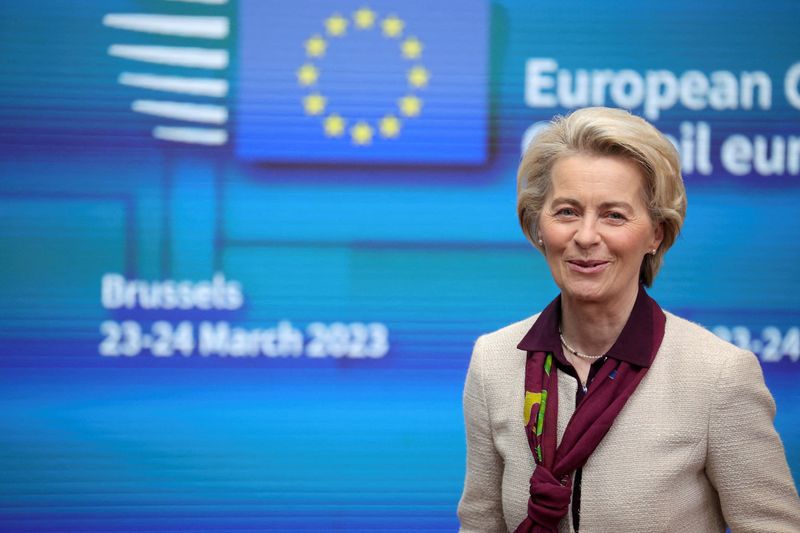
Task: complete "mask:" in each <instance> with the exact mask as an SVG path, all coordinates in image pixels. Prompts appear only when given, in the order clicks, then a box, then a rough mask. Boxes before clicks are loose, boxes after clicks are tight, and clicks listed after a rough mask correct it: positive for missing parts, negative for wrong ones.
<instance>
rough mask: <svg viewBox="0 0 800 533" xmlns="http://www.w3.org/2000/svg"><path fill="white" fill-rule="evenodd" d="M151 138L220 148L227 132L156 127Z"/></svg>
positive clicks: (213, 129) (224, 141) (207, 129)
mask: <svg viewBox="0 0 800 533" xmlns="http://www.w3.org/2000/svg"><path fill="white" fill-rule="evenodd" d="M153 137H155V138H156V139H161V140H163V141H173V142H182V143H189V144H205V145H208V146H222V145H223V144H225V143H226V142H228V132H227V131H225V130H220V129H215V128H179V127H173V126H156V127H155V128H154V129H153Z"/></svg>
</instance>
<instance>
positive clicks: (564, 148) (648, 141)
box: [517, 107, 686, 287]
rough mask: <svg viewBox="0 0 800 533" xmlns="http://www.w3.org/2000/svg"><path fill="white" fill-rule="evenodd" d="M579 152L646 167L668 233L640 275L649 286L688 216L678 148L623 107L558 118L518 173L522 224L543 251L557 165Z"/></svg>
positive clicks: (654, 214) (655, 212)
mask: <svg viewBox="0 0 800 533" xmlns="http://www.w3.org/2000/svg"><path fill="white" fill-rule="evenodd" d="M579 154H586V155H593V156H610V157H622V158H624V159H627V160H630V161H633V162H634V163H636V164H637V165H638V167H639V168H640V170H641V172H642V175H643V176H644V180H645V184H644V194H645V203H646V205H647V207H648V211H649V214H650V219H651V220H652V221H653V223H654V224H655V225H656V226H658V225H659V224H660V225H662V227H663V231H664V238H663V240H662V241H661V245H660V246H659V247H658V249H657V250H656V253H655V255H650V254H647V255H646V256H645V257H644V260H643V261H642V267H641V271H640V278H641V281H642V283H644V284H645V285H646V286H648V287H649V286H650V285H651V284H652V283H653V280H654V279H655V277H656V274H657V273H658V270H659V269H660V268H661V264H662V262H663V260H664V254H665V253H666V251H667V250H669V248H670V247H671V246H672V244H673V243H674V242H675V239H676V238H677V237H678V234H679V233H680V231H681V226H683V220H684V218H685V217H686V190H685V189H684V186H683V178H682V177H681V170H680V157H679V156H678V151H677V150H676V149H675V147H674V146H673V145H672V143H671V142H669V140H668V139H667V138H666V137H664V135H663V134H661V133H660V132H659V131H658V130H657V129H656V128H655V127H653V125H651V124H650V123H649V122H647V121H646V120H644V119H642V118H640V117H637V116H634V115H631V114H630V113H628V112H627V111H623V110H621V109H610V108H607V107H588V108H585V109H579V110H577V111H574V112H573V113H570V114H569V115H567V116H557V117H555V118H554V119H553V121H552V122H551V123H550V124H549V125H548V126H547V127H546V128H544V130H543V131H540V132H539V133H538V134H537V135H536V136H535V137H534V138H533V140H532V141H531V143H530V145H529V146H528V148H527V149H526V150H525V154H524V155H523V157H522V161H521V163H520V165H519V170H518V172H517V214H518V215H519V222H520V225H521V226H522V231H523V232H524V233H525V236H526V237H527V238H528V240H529V241H530V242H531V243H532V244H533V245H534V246H535V247H536V248H537V249H539V250H540V251H542V252H543V249H542V247H541V246H540V245H539V242H538V240H539V237H538V235H539V228H538V226H539V216H540V215H541V212H542V207H543V206H544V201H545V197H546V196H547V193H548V192H549V190H550V185H551V171H552V169H553V165H554V164H555V163H556V161H558V160H559V159H563V158H565V157H569V156H573V155H579Z"/></svg>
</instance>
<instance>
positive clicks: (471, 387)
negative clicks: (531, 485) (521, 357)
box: [458, 338, 506, 533]
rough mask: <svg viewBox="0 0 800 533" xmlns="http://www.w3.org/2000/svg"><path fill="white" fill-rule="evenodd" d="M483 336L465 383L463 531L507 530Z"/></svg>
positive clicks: (460, 509)
mask: <svg viewBox="0 0 800 533" xmlns="http://www.w3.org/2000/svg"><path fill="white" fill-rule="evenodd" d="M481 342H482V338H479V339H478V341H477V342H476V343H475V348H474V349H473V351H472V360H471V361H470V364H469V370H468V371H467V381H466V384H465V385H464V426H465V429H466V432H467V475H466V480H465V482H464V492H463V494H462V496H461V501H460V502H459V504H458V518H459V520H460V521H461V530H460V531H462V532H481V533H491V532H495V531H506V525H505V521H504V519H503V503H502V491H501V484H502V477H503V460H502V458H501V457H500V456H499V455H498V453H497V450H496V449H495V446H494V441H493V438H492V427H491V420H490V417H489V409H488V406H487V404H486V394H485V391H484V388H483V387H484V381H483V367H482V365H483V362H482V350H481Z"/></svg>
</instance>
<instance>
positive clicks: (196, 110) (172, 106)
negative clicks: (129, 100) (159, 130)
mask: <svg viewBox="0 0 800 533" xmlns="http://www.w3.org/2000/svg"><path fill="white" fill-rule="evenodd" d="M131 109H133V110H134V111H135V112H137V113H144V114H147V115H154V116H157V117H164V118H172V119H176V120H186V121H188V122H203V123H205V124H225V123H226V122H227V121H228V109H227V108H226V107H223V106H221V105H213V104H192V103H187V102H168V101H160V100H134V101H133V104H132V105H131Z"/></svg>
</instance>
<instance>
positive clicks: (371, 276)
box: [0, 0, 800, 531]
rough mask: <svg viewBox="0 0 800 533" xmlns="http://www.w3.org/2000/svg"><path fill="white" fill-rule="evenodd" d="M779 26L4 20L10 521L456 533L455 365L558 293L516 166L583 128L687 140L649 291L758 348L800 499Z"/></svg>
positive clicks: (715, 9) (383, 7) (94, 526)
mask: <svg viewBox="0 0 800 533" xmlns="http://www.w3.org/2000/svg"><path fill="white" fill-rule="evenodd" d="M798 19H800V5H799V4H797V3H796V2H789V1H786V2H782V1H773V2H767V3H762V4H761V5H755V4H753V3H752V2H738V1H734V2H706V3H703V4H702V5H698V4H697V3H696V2H687V1H675V2H670V3H668V4H663V5H643V4H642V3H640V2H617V3H615V4H614V6H613V7H611V6H609V5H607V4H603V5H600V4H597V3H593V2H578V1H567V2H534V3H531V2H529V1H516V0H504V1H494V2H485V1H480V0H469V1H464V0H462V1H459V2H450V1H442V2H418V1H416V0H414V1H407V2H401V3H396V2H388V1H383V0H375V1H366V2H361V1H359V2H354V1H350V0H343V1H340V2H339V1H312V0H298V1H295V2H277V1H250V0H239V1H238V2H237V1H225V0H219V1H213V2H209V1H204V2H200V1H197V2H187V1H184V2H166V1H157V0H139V1H134V0H109V1H106V2H81V3H75V2H64V1H61V0H43V1H41V2H37V3H36V4H35V5H34V4H33V3H24V2H23V3H20V2H5V3H3V4H2V5H0V26H1V27H2V31H0V53H1V54H2V57H3V58H4V61H3V62H2V65H0V81H2V83H0V143H2V144H1V145H0V243H1V244H2V247H1V249H2V250H3V260H2V261H0V407H1V408H0V467H2V471H3V475H2V476H0V529H7V530H24V531H143V530H158V531H170V530H197V531H200V530H203V531H222V530H235V529H243V530H244V529H251V530H286V531H289V530H291V531H298V530H303V529H304V528H306V529H307V527H306V525H307V524H309V523H317V524H319V523H322V524H325V527H324V528H322V529H325V530H402V531H410V530H415V531H422V530H430V531H434V530H437V531H438V530H451V531H452V530H454V529H455V528H456V527H457V520H456V516H455V509H456V504H457V501H458V498H459V496H460V492H461V487H462V483H463V477H464V466H465V465H464V453H465V445H464V434H463V422H462V415H461V390H462V386H463V380H464V376H465V373H466V368H467V363H468V360H469V356H470V353H471V349H472V343H473V342H474V339H475V338H476V337H477V336H478V335H480V334H481V333H484V332H487V331H490V330H494V329H496V328H498V327H501V326H503V325H506V324H508V323H510V322H512V321H516V320H519V319H521V318H524V317H526V316H529V315H531V314H533V313H536V312H538V311H539V310H541V309H542V308H543V307H544V306H545V305H546V304H547V302H549V301H550V300H551V299H552V298H553V297H554V296H555V295H556V294H557V288H556V287H555V285H554V284H553V282H552V280H551V277H550V274H549V272H548V269H547V266H546V264H545V262H544V260H543V259H542V258H541V257H540V256H539V254H538V253H537V252H536V251H535V250H533V249H532V247H531V246H530V245H528V244H527V243H526V242H525V240H524V237H523V236H522V233H521V231H520V230H519V228H518V226H517V221H516V212H515V174H516V167H517V164H518V162H519V158H520V154H521V150H522V149H523V146H524V145H525V143H526V142H527V141H528V140H529V139H530V138H531V136H532V135H534V134H535V132H536V130H537V128H538V127H540V124H541V123H542V121H546V120H549V119H550V118H551V117H552V116H553V115H555V114H557V113H565V112H568V111H569V110H571V109H573V108H575V107H580V106H585V105H610V106H617V107H624V108H628V109H631V110H632V111H633V112H634V113H636V114H639V115H641V116H644V117H646V118H648V119H649V120H651V121H652V122H653V123H655V124H656V126H657V127H659V128H660V129H661V130H662V131H664V132H665V133H667V134H668V135H670V136H671V137H672V139H673V140H674V142H675V144H676V145H677V146H678V147H679V149H680V151H681V158H682V162H683V167H684V178H685V182H686V185H687V190H688V195H689V210H688V216H687V219H686V224H685V228H684V232H683V234H682V236H681V237H680V238H679V239H678V241H677V243H676V244H675V246H674V248H673V249H672V250H671V251H670V252H669V253H668V254H667V256H666V262H665V265H664V268H663V269H662V271H661V273H660V274H659V277H658V279H657V280H656V282H655V284H654V287H653V290H652V292H651V293H652V294H653V296H654V297H655V298H656V299H657V300H658V301H659V303H660V304H661V305H662V306H663V307H664V308H665V309H667V310H670V311H672V312H674V313H676V314H679V315H681V316H684V317H686V318H688V319H691V320H693V321H696V322H699V323H701V324H703V325H705V326H706V327H708V328H709V329H711V330H713V331H714V332H715V333H717V334H718V335H720V336H722V337H723V338H726V339H728V340H730V341H731V342H734V343H735V344H737V345H739V346H742V347H744V348H747V349H749V350H752V351H753V352H755V353H756V354H757V355H758V357H759V359H760V361H761V363H762V368H763V370H764V375H765V378H766V380H767V384H768V385H769V387H770V389H771V391H772V393H773V395H774V397H775V400H776V402H777V406H778V414H777V418H776V426H777V428H778V431H779V432H780V434H781V437H782V439H783V441H784V444H785V446H786V450H787V456H788V460H789V464H790V467H791V468H792V472H793V474H794V476H795V479H798V476H799V475H800V403H798V397H799V396H798V392H797V391H798V389H797V385H796V383H797V382H798V379H800V303H799V302H800V268H799V267H798V265H800V247H799V246H798V245H797V235H798V234H800V182H799V181H798V174H800V131H799V130H798V118H800V111H798V110H799V109H800V55H798V51H800V33H798V32H797V28H796V21H797V20H798ZM315 528H316V526H315Z"/></svg>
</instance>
